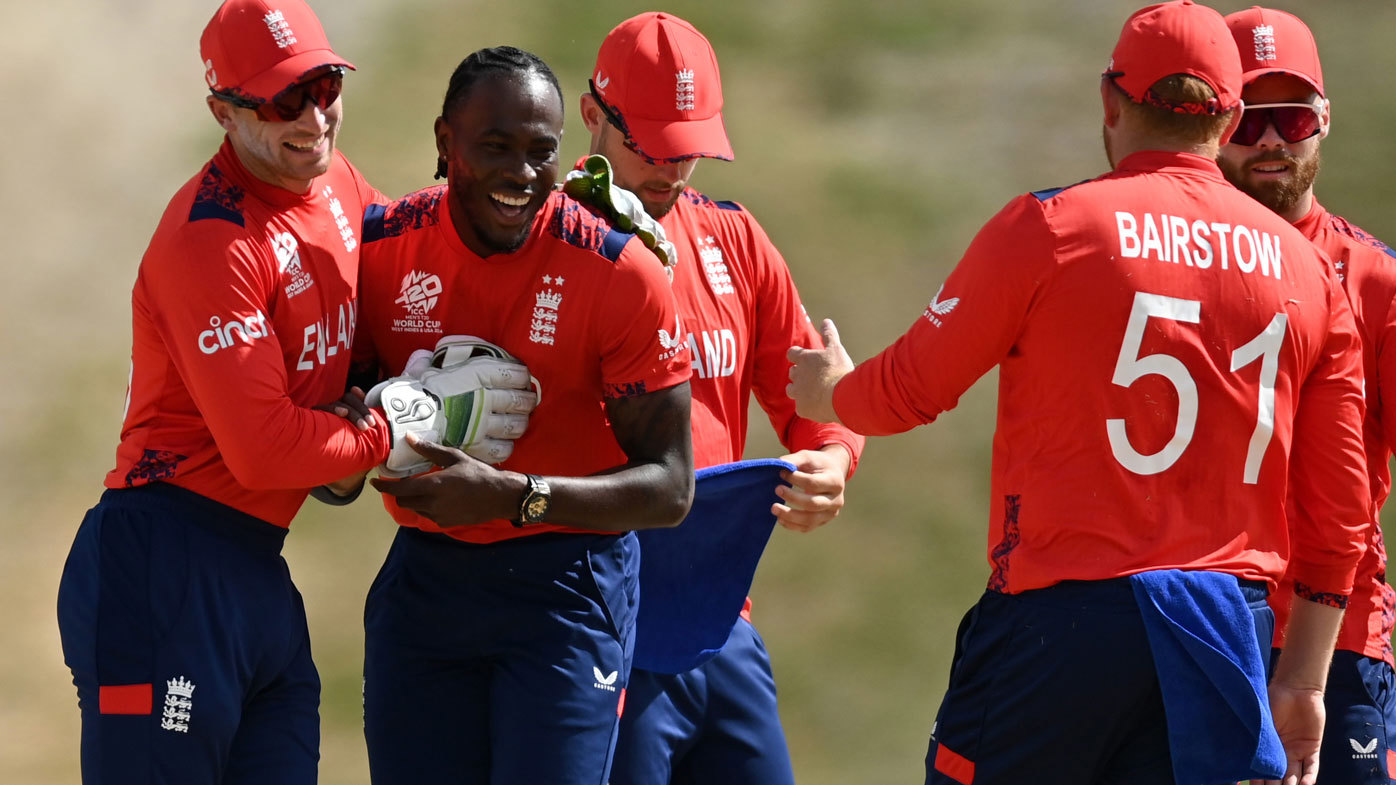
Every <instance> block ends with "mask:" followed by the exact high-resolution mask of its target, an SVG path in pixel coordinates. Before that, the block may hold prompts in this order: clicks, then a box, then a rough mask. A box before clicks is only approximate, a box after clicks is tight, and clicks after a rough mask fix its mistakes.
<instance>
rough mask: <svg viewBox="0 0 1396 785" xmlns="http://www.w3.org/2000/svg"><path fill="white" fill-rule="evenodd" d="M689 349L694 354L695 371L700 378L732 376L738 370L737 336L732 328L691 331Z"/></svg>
mask: <svg viewBox="0 0 1396 785" xmlns="http://www.w3.org/2000/svg"><path fill="white" fill-rule="evenodd" d="M700 340H701V341H702V343H701V345H700V344H699V341H700ZM688 351H689V353H690V354H691V355H693V373H694V375H696V376H697V377H698V378H699V379H714V378H717V377H720V376H731V375H732V374H734V373H736V372H737V336H736V335H734V334H733V333H732V331H731V330H728V329H725V328H724V329H721V330H699V331H698V332H696V333H689V334H688Z"/></svg>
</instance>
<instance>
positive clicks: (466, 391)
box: [367, 335, 539, 477]
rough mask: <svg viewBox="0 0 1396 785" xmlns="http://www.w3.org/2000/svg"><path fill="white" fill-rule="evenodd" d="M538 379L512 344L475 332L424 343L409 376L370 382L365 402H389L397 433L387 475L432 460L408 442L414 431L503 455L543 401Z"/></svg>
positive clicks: (497, 457) (484, 455)
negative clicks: (506, 346) (430, 345)
mask: <svg viewBox="0 0 1396 785" xmlns="http://www.w3.org/2000/svg"><path fill="white" fill-rule="evenodd" d="M530 385H532V386H534V387H535V388H537V380H536V379H532V377H530V376H529V374H528V369H527V368H526V367H524V365H523V364H521V363H520V362H519V361H518V360H516V359H515V358H514V357H512V356H511V355H510V354H509V353H508V352H506V351H504V350H503V349H501V348H499V347H498V346H495V345H494V344H491V343H489V342H488V341H483V340H481V339H479V338H475V337H474V336H459V335H451V336H446V337H444V338H442V339H441V340H440V341H438V342H437V344H436V350H435V351H434V352H430V353H428V352H426V351H425V350H420V351H418V352H416V353H414V354H413V355H412V357H411V358H409V360H408V362H407V367H406V369H405V371H404V375H403V376H399V377H396V378H393V379H389V380H388V381H385V382H382V383H381V384H379V385H377V386H375V387H374V388H373V389H372V390H369V392H368V396H367V403H368V405H369V406H377V407H381V408H382V409H383V413H384V414H385V415H386V416H387V420H388V428H389V431H390V433H391V435H392V450H391V452H390V453H389V455H388V460H387V461H385V462H384V463H383V465H382V466H380V467H379V473H380V474H382V475H383V476H385V477H407V476H409V475H413V474H420V473H421V472H424V471H426V470H428V469H430V468H431V467H432V463H431V462H430V461H428V460H427V459H426V458H423V457H422V456H421V455H420V454H418V453H417V451H416V450H413V449H412V447H411V446H410V445H408V444H407V442H406V437H407V434H408V433H416V434H417V435H418V436H420V437H422V438H424V439H427V440H430V441H434V442H437V443H439V444H443V445H446V446H448V447H455V448H458V449H460V450H463V451H464V452H466V453H467V454H469V455H471V456H473V457H475V458H478V459H479V460H482V461H485V462H487V463H500V462H502V461H504V460H505V459H507V458H508V457H509V455H510V454H511V453H512V452H513V451H514V440H515V439H517V438H518V437H519V436H521V435H522V434H523V432H524V430H525V429H526V428H527V427H528V414H529V413H530V412H532V411H533V409H534V407H536V406H537V405H538V400H539V393H538V392H535V391H534V390H530V389H529V387H530Z"/></svg>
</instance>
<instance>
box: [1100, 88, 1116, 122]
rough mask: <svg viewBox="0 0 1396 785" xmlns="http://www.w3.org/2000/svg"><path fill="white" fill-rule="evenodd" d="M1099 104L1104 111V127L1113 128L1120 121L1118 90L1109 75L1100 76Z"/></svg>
mask: <svg viewBox="0 0 1396 785" xmlns="http://www.w3.org/2000/svg"><path fill="white" fill-rule="evenodd" d="M1100 104H1101V108H1102V110H1103V111H1104V113H1105V127H1107V128H1114V127H1115V124H1116V123H1118V122H1119V121H1120V91H1119V90H1116V89H1115V83H1114V82H1112V81H1110V79H1109V77H1104V76H1102V77H1101V78H1100Z"/></svg>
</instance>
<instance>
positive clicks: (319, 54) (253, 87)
mask: <svg viewBox="0 0 1396 785" xmlns="http://www.w3.org/2000/svg"><path fill="white" fill-rule="evenodd" d="M332 65H340V66H344V67H345V68H350V69H352V68H354V64H353V63H351V62H349V61H348V60H345V59H344V58H342V57H340V56H339V55H337V54H335V53H334V52H333V51H331V50H329V49H313V50H311V51H309V52H301V53H300V54H297V55H292V56H291V57H288V58H286V59H285V60H282V61H281V62H279V63H277V64H276V65H274V66H272V67H271V68H268V69H267V70H265V71H263V72H261V73H260V74H257V75H256V76H254V77H252V78H251V79H248V80H247V81H246V82H244V83H243V84H242V85H240V86H239V87H238V91H239V92H242V93H246V94H247V95H250V96H252V97H254V98H260V99H262V100H264V101H270V100H271V99H273V98H275V97H276V96H277V95H278V94H279V93H280V92H281V91H282V90H285V89H286V88H288V87H290V86H291V85H293V84H295V83H296V82H298V81H300V79H301V77H303V76H305V75H306V74H308V73H310V72H311V71H314V70H315V69H317V68H325V67H326V66H332Z"/></svg>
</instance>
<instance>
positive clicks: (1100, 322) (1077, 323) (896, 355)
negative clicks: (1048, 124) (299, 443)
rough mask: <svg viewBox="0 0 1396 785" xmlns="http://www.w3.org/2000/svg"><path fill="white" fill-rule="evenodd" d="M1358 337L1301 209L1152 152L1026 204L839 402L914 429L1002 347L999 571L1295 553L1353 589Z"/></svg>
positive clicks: (1022, 576)
mask: <svg viewBox="0 0 1396 785" xmlns="http://www.w3.org/2000/svg"><path fill="white" fill-rule="evenodd" d="M1360 351H1361V349H1360V345H1359V339H1358V336H1357V330H1356V326H1355V324H1354V322H1353V317H1352V312H1351V310H1350V309H1349V307H1348V305H1347V301H1346V299H1345V298H1344V297H1343V293H1342V290H1341V288H1340V284H1339V283H1338V281H1337V279H1336V278H1335V277H1334V276H1333V271H1332V269H1331V268H1330V266H1329V265H1328V263H1327V262H1326V261H1325V260H1323V258H1322V257H1321V255H1320V254H1319V252H1318V251H1317V250H1316V249H1315V248H1314V247H1313V246H1312V245H1311V244H1310V243H1309V242H1308V241H1306V240H1305V239H1304V237H1303V236H1302V235H1301V234H1299V232H1298V231H1297V230H1296V229H1294V227H1292V226H1290V225H1289V224H1288V223H1286V222H1285V221H1284V220H1283V219H1281V218H1279V217H1278V216H1276V215H1275V214H1274V213H1272V212H1270V211H1269V210H1267V209H1266V208H1265V207H1263V206H1261V205H1260V204H1259V203H1258V202H1255V201H1254V200H1252V199H1250V198H1249V197H1247V196H1245V195H1244V194H1242V193H1241V192H1240V191H1237V190H1236V189H1234V188H1232V187H1231V186H1230V185H1229V184H1228V183H1227V182H1226V181H1225V180H1224V179H1223V178H1222V176H1221V172H1220V170H1218V169H1217V166H1216V164H1215V163H1214V162H1212V161H1210V160H1207V159H1204V158H1201V157H1198V156H1194V155H1188V154H1181V153H1164V152H1143V153H1138V154H1135V155H1131V156H1129V157H1128V158H1126V159H1125V160H1124V161H1122V162H1120V166H1119V167H1118V168H1117V169H1116V170H1115V171H1114V172H1112V173H1109V174H1106V175H1104V176H1102V177H1100V178H1098V179H1095V180H1091V181H1088V182H1085V183H1081V184H1078V185H1076V186H1073V187H1069V188H1065V189H1055V190H1052V191H1043V192H1038V193H1034V194H1027V195H1024V196H1022V197H1019V198H1018V199H1015V200H1014V201H1012V202H1010V203H1009V205H1008V206H1007V207H1005V208H1004V209H1003V210H1002V211H1001V212H1000V213H999V214H998V215H996V216H995V217H994V218H993V219H992V220H990V221H989V222H988V224H986V225H985V226H984V228H983V229H981V230H980V232H979V234H978V236H977V237H976V238H975V239H974V242H973V243H972V244H971V245H970V247H969V249H968V251H967V252H966V253H965V256H964V258H963V259H962V260H961V262H960V264H959V265H958V266H957V267H956V269H955V270H954V271H953V272H952V273H951V274H950V277H949V278H948V279H947V280H946V282H945V284H944V286H942V287H941V289H940V290H939V291H937V292H936V294H935V297H934V298H933V299H932V301H931V303H930V305H929V306H928V307H927V308H926V310H925V312H924V314H923V315H922V316H921V318H919V319H917V321H916V323H915V324H914V325H913V326H912V327H911V329H910V330H909V331H908V332H907V333H906V334H905V335H903V336H902V337H901V338H900V339H898V340H897V342H896V343H894V344H893V345H892V346H890V347H889V348H888V349H886V350H885V351H883V352H882V353H881V354H879V355H878V356H877V357H875V358H873V359H871V360H869V361H868V362H866V363H863V364H862V365H861V366H859V367H858V369H857V370H855V371H854V372H853V373H852V374H850V375H849V376H848V377H846V378H845V379H844V380H843V381H842V382H841V383H840V384H839V385H838V387H837V388H836V390H835V393H834V403H835V406H836V408H837V411H838V413H839V416H840V419H841V420H842V421H843V422H844V423H846V424H848V425H849V426H850V427H851V428H853V429H854V430H855V431H859V432H861V433H869V434H885V433H896V432H900V431H905V430H908V429H910V428H912V427H914V426H916V425H918V424H921V423H925V422H930V421H931V420H934V419H935V417H936V416H937V415H938V414H939V413H940V412H942V411H945V410H946V409H949V408H951V407H953V406H954V405H955V403H956V401H957V400H958V398H959V396H960V395H961V394H962V393H963V392H964V391H965V390H966V389H967V388H968V387H969V386H970V385H971V384H972V383H973V382H974V381H975V380H977V379H978V378H979V377H980V376H982V375H983V374H984V373H985V372H986V371H988V370H989V369H990V368H992V367H993V366H994V365H999V366H1000V373H999V399H998V424H997V430H996V432H995V434H994V449H993V474H992V488H993V495H992V498H991V500H990V516H991V521H992V523H991V525H990V533H989V559H990V562H991V564H992V566H993V573H992V576H991V578H990V580H989V586H990V588H992V589H995V590H998V591H1003V592H1008V593H1016V592H1021V591H1024V590H1027V589H1036V588H1041V587H1046V586H1051V585H1053V584H1055V583H1057V582H1059V581H1063V580H1096V579H1108V578H1114V577H1119V576H1125V575H1130V574H1133V573H1137V572H1143V571H1147V570H1156V569H1170V568H1176V569H1185V570H1214V571H1218V572H1225V573H1230V574H1233V575H1236V576H1238V577H1239V578H1242V579H1251V580H1264V581H1266V582H1267V583H1268V584H1269V585H1270V587H1271V588H1272V589H1273V588H1274V586H1275V584H1276V582H1277V581H1278V580H1279V579H1280V577H1281V575H1282V574H1283V573H1284V571H1285V567H1286V563H1287V562H1290V566H1291V569H1292V572H1293V575H1294V576H1295V577H1296V578H1297V579H1298V580H1299V581H1300V582H1301V583H1303V584H1305V586H1304V590H1305V591H1306V594H1307V596H1310V597H1311V598H1313V599H1316V600H1320V601H1322V600H1327V601H1331V602H1333V603H1334V604H1338V605H1341V604H1342V603H1343V601H1344V598H1345V595H1347V594H1349V593H1350V592H1351V591H1352V582H1353V573H1354V570H1355V567H1356V564H1357V560H1358V557H1359V556H1361V553H1362V551H1363V547H1364V546H1363V540H1364V537H1365V535H1366V527H1367V523H1368V521H1369V509H1370V506H1371V499H1370V498H1369V497H1368V493H1367V475H1366V471H1365V467H1364V461H1363V452H1362V415H1363V409H1362V389H1361V373H1362V367H1361V355H1360ZM1296 407H1297V408H1296ZM1291 458H1292V463H1291ZM1286 483H1289V490H1292V492H1293V495H1294V498H1295V500H1296V501H1297V507H1298V510H1299V512H1300V514H1299V515H1298V516H1297V517H1296V518H1295V519H1294V520H1293V522H1292V523H1290V522H1287V519H1286V515H1285V499H1286V493H1287V485H1286ZM1291 560H1292V561H1291ZM1330 595H1331V596H1330Z"/></svg>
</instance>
